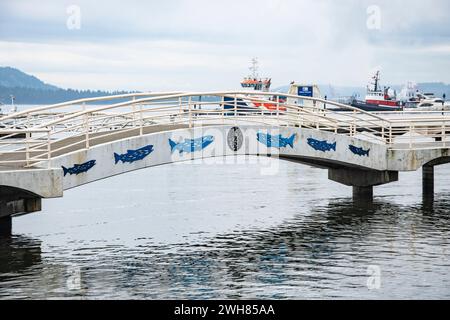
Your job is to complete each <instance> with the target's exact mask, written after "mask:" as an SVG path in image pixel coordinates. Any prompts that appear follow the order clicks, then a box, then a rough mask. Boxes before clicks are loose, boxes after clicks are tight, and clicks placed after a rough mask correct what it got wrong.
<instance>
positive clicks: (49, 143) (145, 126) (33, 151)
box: [0, 91, 450, 167]
mask: <svg viewBox="0 0 450 320" xmlns="http://www.w3.org/2000/svg"><path fill="white" fill-rule="evenodd" d="M117 100H120V101H119V102H117ZM300 100H301V101H304V102H305V103H304V105H299V104H298V103H296V101H300ZM105 101H108V102H110V103H111V104H107V105H91V104H90V103H98V102H105ZM324 105H326V108H324ZM333 108H337V109H339V111H337V110H333ZM395 115H396V116H395V118H393V119H390V118H387V117H385V116H384V115H381V114H377V113H370V112H366V111H363V110H360V109H357V108H354V107H352V106H348V105H344V104H340V103H337V102H333V101H329V100H324V99H319V98H310V97H299V96H296V95H289V94H284V93H275V92H270V93H262V92H257V93H255V92H242V91H226V92H192V93H180V92H162V93H139V94H137V93H136V94H127V95H117V96H108V97H99V98H89V99H80V100H75V101H69V102H66V103H60V104H55V105H50V106H42V107H38V108H33V109H29V110H24V111H21V112H17V113H14V114H9V115H7V116H3V117H0V167H1V166H8V167H9V166H18V167H36V166H42V165H45V163H46V162H47V163H48V164H49V160H50V159H52V158H53V157H55V156H59V155H61V154H65V153H68V152H72V151H75V150H79V149H89V148H91V147H93V146H95V145H96V144H99V143H104V142H109V141H114V140H115V139H119V138H122V137H128V136H137V135H143V134H146V132H150V130H153V131H155V130H163V129H164V130H170V129H171V128H178V127H186V128H192V127H194V126H205V125H228V124H233V125H237V124H249V125H270V126H292V127H304V128H310V129H315V130H325V131H329V132H334V133H336V134H344V135H349V136H356V135H359V134H370V137H371V140H374V141H376V142H378V143H380V144H385V145H387V146H389V147H390V148H394V149H395V148H402V149H404V148H407V149H414V148H446V147H447V146H448V144H449V142H448V138H447V133H449V132H450V114H449V113H442V114H439V113H430V114H428V115H419V116H414V117H410V116H404V115H403V116H402V113H401V112H399V113H396V114H395ZM157 127H158V129H155V128H157ZM417 135H420V137H421V139H417V138H416V136H417ZM423 137H426V139H425V140H424V139H423ZM427 139H428V140H427Z"/></svg>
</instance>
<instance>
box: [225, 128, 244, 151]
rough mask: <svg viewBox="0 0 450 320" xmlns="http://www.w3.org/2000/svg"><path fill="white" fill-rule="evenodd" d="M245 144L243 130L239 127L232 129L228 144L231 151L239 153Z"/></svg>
mask: <svg viewBox="0 0 450 320" xmlns="http://www.w3.org/2000/svg"><path fill="white" fill-rule="evenodd" d="M243 142H244V135H243V134H242V131H241V129H239V128H238V127H233V128H231V129H230V131H229V132H228V135H227V143H228V146H229V147H230V149H231V150H233V151H234V152H237V151H239V150H240V149H241V148H242V144H243Z"/></svg>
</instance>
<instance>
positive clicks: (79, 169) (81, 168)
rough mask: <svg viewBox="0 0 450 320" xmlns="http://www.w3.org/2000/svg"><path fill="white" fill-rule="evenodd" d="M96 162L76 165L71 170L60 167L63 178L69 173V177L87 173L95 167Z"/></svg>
mask: <svg viewBox="0 0 450 320" xmlns="http://www.w3.org/2000/svg"><path fill="white" fill-rule="evenodd" d="M95 164H96V160H91V161H88V162H86V163H83V164H76V165H74V166H73V167H72V168H66V167H64V166H61V167H62V169H63V171H64V177H65V176H66V175H67V174H68V173H69V174H70V175H73V174H75V175H79V174H80V173H84V172H88V171H89V170H90V169H91V168H92V167H93V166H95Z"/></svg>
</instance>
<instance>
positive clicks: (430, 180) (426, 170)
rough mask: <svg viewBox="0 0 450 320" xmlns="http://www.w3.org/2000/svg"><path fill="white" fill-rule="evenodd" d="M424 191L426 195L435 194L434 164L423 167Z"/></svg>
mask: <svg viewBox="0 0 450 320" xmlns="http://www.w3.org/2000/svg"><path fill="white" fill-rule="evenodd" d="M422 191H423V195H424V197H430V196H433V195H434V166H432V165H424V166H423V167H422Z"/></svg>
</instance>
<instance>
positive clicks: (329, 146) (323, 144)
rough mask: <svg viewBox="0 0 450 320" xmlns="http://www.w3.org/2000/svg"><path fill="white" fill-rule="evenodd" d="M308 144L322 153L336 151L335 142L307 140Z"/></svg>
mask: <svg viewBox="0 0 450 320" xmlns="http://www.w3.org/2000/svg"><path fill="white" fill-rule="evenodd" d="M308 144H309V145H310V146H311V147H312V148H313V149H314V150H318V151H322V152H326V151H331V150H333V151H336V142H334V143H328V142H327V141H326V140H324V141H320V140H316V139H313V138H309V139H308Z"/></svg>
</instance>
